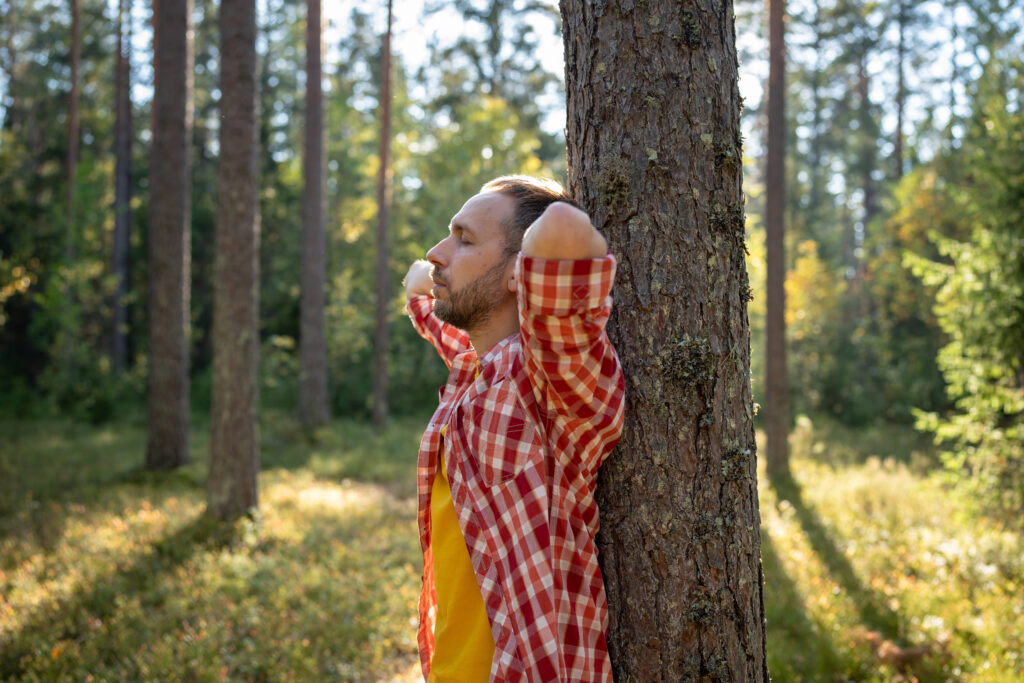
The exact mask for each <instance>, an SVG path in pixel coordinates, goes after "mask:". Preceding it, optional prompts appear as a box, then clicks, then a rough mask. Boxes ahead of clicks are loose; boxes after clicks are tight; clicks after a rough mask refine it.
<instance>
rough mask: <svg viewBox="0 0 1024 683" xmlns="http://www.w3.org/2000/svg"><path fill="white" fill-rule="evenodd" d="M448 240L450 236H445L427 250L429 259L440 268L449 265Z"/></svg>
mask: <svg viewBox="0 0 1024 683" xmlns="http://www.w3.org/2000/svg"><path fill="white" fill-rule="evenodd" d="M447 242H448V238H447V237H445V238H444V239H443V240H441V241H440V242H438V243H437V244H435V245H434V246H433V247H432V248H431V249H430V251H428V252H427V260H428V261H430V263H431V264H432V265H434V266H437V267H438V268H444V267H445V266H446V265H448V249H447V248H446V245H447Z"/></svg>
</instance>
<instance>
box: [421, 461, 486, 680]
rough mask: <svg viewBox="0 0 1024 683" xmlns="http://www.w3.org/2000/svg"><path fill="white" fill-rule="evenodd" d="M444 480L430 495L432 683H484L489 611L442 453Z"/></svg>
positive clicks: (436, 483)
mask: <svg viewBox="0 0 1024 683" xmlns="http://www.w3.org/2000/svg"><path fill="white" fill-rule="evenodd" d="M438 463H439V464H438V469H439V472H438V474H440V475H441V476H436V475H435V476H434V485H433V488H432V489H431V493H430V520H431V522H430V525H431V532H430V544H431V546H432V549H433V551H434V589H435V591H436V592H437V620H436V622H435V625H434V658H433V659H432V660H431V662H430V678H429V679H428V681H429V683H449V682H450V683H476V682H477V681H483V682H486V681H487V680H489V678H490V675H491V659H493V658H494V637H493V636H492V635H491V623H490V620H488V618H487V609H486V608H485V607H484V600H483V598H482V597H481V595H480V587H479V585H478V584H477V581H476V574H475V573H474V571H473V562H472V560H470V558H469V549H468V548H466V539H465V537H464V536H463V535H462V529H461V528H460V527H459V520H458V518H457V517H456V515H455V505H454V504H453V503H452V491H451V485H450V484H449V482H448V473H447V472H446V471H445V466H444V454H441V455H440V456H439V457H438Z"/></svg>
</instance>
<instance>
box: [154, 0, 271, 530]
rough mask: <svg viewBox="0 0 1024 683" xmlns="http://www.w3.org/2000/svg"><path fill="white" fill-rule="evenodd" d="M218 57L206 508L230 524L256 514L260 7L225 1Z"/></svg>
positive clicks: (248, 0) (248, 1) (249, 0)
mask: <svg viewBox="0 0 1024 683" xmlns="http://www.w3.org/2000/svg"><path fill="white" fill-rule="evenodd" d="M160 1H161V2H164V1H165V0H160ZM220 57H221V74H220V84H221V85H220V87H221V104H220V110H221V122H222V124H221V127H220V163H219V167H218V171H217V188H218V197H217V237H216V249H217V255H216V261H215V266H214V293H213V397H212V404H211V421H210V431H211V433H210V475H209V478H208V483H207V495H206V502H207V508H208V509H209V511H210V512H212V513H213V514H214V515H216V516H217V517H220V518H222V519H232V518H235V517H237V516H239V515H241V514H244V513H246V512H247V511H249V510H251V509H252V508H255V507H256V505H257V482H256V479H257V474H258V472H259V438H258V430H257V414H258V409H259V400H258V399H259V396H258V384H257V372H258V367H257V366H258V359H259V319H258V314H259V313H258V312H259V289H258V283H259V261H258V256H259V230H260V228H259V196H258V192H257V187H258V183H257V164H256V94H257V91H256V3H255V0H223V1H222V2H221V6H220Z"/></svg>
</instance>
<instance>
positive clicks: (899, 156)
mask: <svg viewBox="0 0 1024 683" xmlns="http://www.w3.org/2000/svg"><path fill="white" fill-rule="evenodd" d="M897 12H898V15H897V19H896V24H897V27H898V29H899V38H898V40H897V43H896V69H897V72H896V136H895V140H894V142H893V156H894V157H895V162H896V163H895V166H896V168H895V169H894V170H895V179H896V180H899V179H900V178H902V177H903V108H904V106H905V103H906V99H907V86H906V81H905V78H904V76H905V74H904V68H903V62H904V61H905V60H906V45H905V43H904V39H905V37H904V34H905V33H906V30H907V27H906V23H907V16H906V5H905V0H899V2H898V3H897Z"/></svg>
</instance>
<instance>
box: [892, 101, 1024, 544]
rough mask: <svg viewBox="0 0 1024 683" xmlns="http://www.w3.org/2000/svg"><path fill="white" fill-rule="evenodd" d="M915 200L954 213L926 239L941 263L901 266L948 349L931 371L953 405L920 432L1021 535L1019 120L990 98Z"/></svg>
mask: <svg viewBox="0 0 1024 683" xmlns="http://www.w3.org/2000/svg"><path fill="white" fill-rule="evenodd" d="M936 166H937V170H939V173H940V174H941V175H940V176H939V178H937V179H935V180H933V182H931V183H929V184H918V186H917V191H918V192H921V193H923V194H927V195H932V196H936V197H937V198H938V200H939V201H942V202H944V203H946V204H952V205H953V206H954V209H955V210H954V212H953V215H955V216H957V217H958V218H959V220H960V221H961V222H960V224H959V225H958V226H956V229H955V231H954V234H953V235H952V236H951V235H948V234H947V235H943V234H940V233H938V232H937V231H933V232H932V233H931V236H932V238H933V240H934V242H935V245H936V247H937V249H938V252H939V258H935V257H931V256H930V254H919V255H913V254H911V255H908V257H907V262H908V264H909V265H910V266H912V267H913V269H914V271H915V273H917V274H918V275H919V276H920V277H921V278H922V279H923V280H924V282H925V284H927V285H929V286H932V287H935V288H936V289H937V295H936V299H935V315H936V317H937V318H938V321H939V324H940V325H941V326H942V329H943V331H944V332H945V334H946V337H947V340H948V343H947V344H946V345H945V346H944V347H943V348H942V350H941V352H940V353H939V357H938V363H939V367H940V368H941V370H942V374H943V376H944V377H945V379H946V382H947V391H948V393H949V396H950V398H951V399H952V400H953V401H954V402H955V404H956V410H955V411H954V412H952V413H951V414H942V413H937V412H922V413H920V414H919V420H918V425H919V426H920V427H921V428H922V429H925V430H927V431H929V432H932V433H933V434H934V435H935V438H936V440H937V441H938V442H939V443H943V444H947V445H949V446H950V452H949V454H948V456H947V458H946V465H947V467H948V468H949V469H950V470H951V472H953V473H954V474H955V475H956V478H957V481H958V482H959V483H960V485H961V486H963V487H965V488H967V489H969V490H971V491H972V492H973V493H975V494H976V496H977V500H978V501H979V503H980V504H981V505H982V506H983V507H985V508H986V509H989V510H991V511H993V512H995V513H997V514H999V515H1000V516H1001V517H1002V519H1004V520H1005V521H1006V522H1007V523H1008V524H1010V525H1012V526H1014V527H1017V528H1021V524H1022V519H1024V517H1022V512H1024V189H1022V188H1024V112H1021V110H1020V109H1019V107H1017V108H1016V110H1014V108H1013V107H1011V106H1010V104H1009V102H1008V101H1007V100H1006V98H1005V97H1004V96H1000V95H995V96H993V97H991V99H990V100H989V102H988V103H987V104H986V106H985V107H983V108H982V109H981V110H980V111H979V112H978V114H977V116H976V117H975V120H974V121H973V122H972V125H971V129H970V134H969V136H968V140H967V143H966V144H965V145H964V146H963V147H961V148H960V149H958V150H954V151H952V152H951V153H950V155H949V158H947V159H944V160H942V162H941V164H937V165H936Z"/></svg>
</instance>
